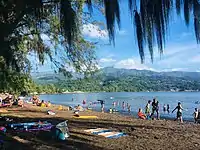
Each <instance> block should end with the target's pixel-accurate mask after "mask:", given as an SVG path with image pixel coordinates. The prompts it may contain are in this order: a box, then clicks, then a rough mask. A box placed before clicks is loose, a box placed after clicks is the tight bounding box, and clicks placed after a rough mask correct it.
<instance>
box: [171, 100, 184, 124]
mask: <svg viewBox="0 0 200 150" xmlns="http://www.w3.org/2000/svg"><path fill="white" fill-rule="evenodd" d="M176 109H177V114H176V119H175V121H177V120H179V119H180V122H181V123H183V117H182V110H183V107H182V106H181V103H180V102H178V106H176V108H174V110H173V111H172V113H173V112H174V111H175V110H176Z"/></svg>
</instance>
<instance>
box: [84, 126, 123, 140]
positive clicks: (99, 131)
mask: <svg viewBox="0 0 200 150" xmlns="http://www.w3.org/2000/svg"><path fill="white" fill-rule="evenodd" d="M84 131H85V132H88V133H91V134H95V135H100V136H103V137H106V138H119V137H122V136H126V134H125V133H123V132H116V131H112V130H110V129H105V128H96V129H87V130H84Z"/></svg>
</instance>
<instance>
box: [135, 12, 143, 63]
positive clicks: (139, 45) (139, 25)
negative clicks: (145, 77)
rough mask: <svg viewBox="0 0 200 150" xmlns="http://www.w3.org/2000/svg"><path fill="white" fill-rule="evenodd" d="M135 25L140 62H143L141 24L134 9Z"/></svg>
mask: <svg viewBox="0 0 200 150" xmlns="http://www.w3.org/2000/svg"><path fill="white" fill-rule="evenodd" d="M135 26H136V35H137V41H138V47H139V53H140V58H141V63H143V62H144V57H145V56H144V47H143V36H142V35H143V33H142V24H141V20H140V15H139V14H138V12H137V11H135Z"/></svg>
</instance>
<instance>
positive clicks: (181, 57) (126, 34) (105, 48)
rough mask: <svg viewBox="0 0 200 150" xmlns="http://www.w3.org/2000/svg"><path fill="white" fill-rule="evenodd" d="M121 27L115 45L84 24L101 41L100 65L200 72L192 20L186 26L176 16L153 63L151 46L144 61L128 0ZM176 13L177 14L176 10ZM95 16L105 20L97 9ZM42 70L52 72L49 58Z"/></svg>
mask: <svg viewBox="0 0 200 150" xmlns="http://www.w3.org/2000/svg"><path fill="white" fill-rule="evenodd" d="M120 7H121V28H120V30H118V28H116V36H115V46H114V45H110V44H108V43H109V38H108V33H107V31H106V30H105V29H102V28H100V27H99V26H97V25H93V24H89V23H88V24H85V25H84V26H83V30H82V33H83V35H84V37H85V38H87V39H89V40H93V41H98V42H99V43H100V44H99V45H97V48H96V55H97V58H98V67H100V68H101V67H109V66H113V67H115V68H125V69H138V70H152V71H158V72H160V71H190V72H200V65H199V64H200V45H197V43H196V39H195V34H194V28H193V22H192V21H191V22H190V26H189V27H187V26H186V25H185V23H184V19H183V16H180V17H176V15H174V16H173V19H172V21H171V23H170V26H169V30H168V36H167V39H166V44H165V48H164V53H163V55H162V56H160V53H159V52H158V50H157V48H156V46H155V48H154V61H153V63H152V62H151V59H150V55H149V52H148V49H145V62H144V64H141V60H140V56H139V50H138V47H137V41H136V38H135V33H134V27H133V23H132V20H131V16H130V14H129V11H128V3H127V0H124V1H121V2H120ZM174 14H175V13H174ZM93 15H94V19H96V20H102V21H105V19H104V17H103V16H102V15H100V14H99V13H97V12H95V11H94V14H93ZM38 70H39V71H43V72H44V71H51V70H52V69H51V67H50V64H49V63H48V61H46V62H45V63H44V66H39V67H38Z"/></svg>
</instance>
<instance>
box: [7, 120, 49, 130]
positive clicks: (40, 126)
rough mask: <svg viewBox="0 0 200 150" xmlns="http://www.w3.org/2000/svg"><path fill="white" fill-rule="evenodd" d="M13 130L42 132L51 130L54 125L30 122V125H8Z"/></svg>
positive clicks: (45, 122)
mask: <svg viewBox="0 0 200 150" xmlns="http://www.w3.org/2000/svg"><path fill="white" fill-rule="evenodd" d="M7 126H8V127H9V128H11V129H15V130H21V131H40V130H50V129H51V128H52V127H53V125H52V124H51V123H48V122H47V121H44V122H40V121H39V122H29V123H17V124H8V125H7Z"/></svg>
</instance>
